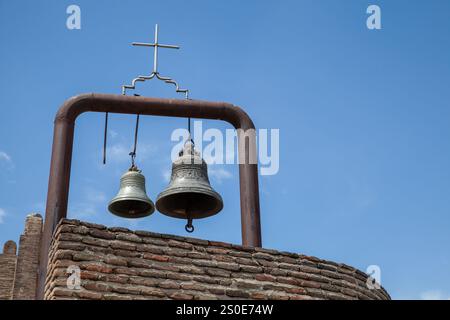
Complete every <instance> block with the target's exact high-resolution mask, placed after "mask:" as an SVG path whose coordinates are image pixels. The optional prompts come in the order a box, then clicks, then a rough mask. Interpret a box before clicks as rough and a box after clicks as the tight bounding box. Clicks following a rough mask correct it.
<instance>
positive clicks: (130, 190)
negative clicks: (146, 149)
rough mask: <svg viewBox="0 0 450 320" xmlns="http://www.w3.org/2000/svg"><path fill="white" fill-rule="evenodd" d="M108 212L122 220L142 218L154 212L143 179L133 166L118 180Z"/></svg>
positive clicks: (153, 206)
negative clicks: (115, 193)
mask: <svg viewBox="0 0 450 320" xmlns="http://www.w3.org/2000/svg"><path fill="white" fill-rule="evenodd" d="M108 210H109V211H110V212H111V213H113V214H115V215H117V216H119V217H122V218H142V217H145V216H149V215H151V214H152V213H153V211H155V205H154V204H153V202H152V200H150V198H149V197H148V196H147V193H146V191H145V177H144V175H142V174H141V171H140V170H138V169H137V168H136V167H135V166H132V167H131V168H130V169H129V170H128V171H127V172H125V173H124V175H123V176H122V177H121V178H120V189H119V192H118V193H117V195H116V196H115V197H114V198H113V199H112V200H111V201H110V203H109V205H108Z"/></svg>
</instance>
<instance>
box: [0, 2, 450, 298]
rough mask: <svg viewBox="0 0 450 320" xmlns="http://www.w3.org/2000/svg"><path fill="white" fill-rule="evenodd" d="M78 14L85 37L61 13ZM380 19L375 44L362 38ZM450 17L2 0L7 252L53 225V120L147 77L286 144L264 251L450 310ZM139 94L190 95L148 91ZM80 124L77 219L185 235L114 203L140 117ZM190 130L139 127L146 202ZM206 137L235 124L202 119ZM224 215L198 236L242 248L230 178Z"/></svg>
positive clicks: (400, 10)
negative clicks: (85, 96)
mask: <svg viewBox="0 0 450 320" xmlns="http://www.w3.org/2000/svg"><path fill="white" fill-rule="evenodd" d="M70 4H77V5H79V6H80V8H81V30H68V29H67V28H66V19H67V16H68V15H67V14H66V8H67V6H68V5H70ZM370 4H377V5H379V6H380V7H381V12H382V29H381V30H368V29H367V28H366V18H367V16H368V15H367V14H366V8H367V7H368V6H369V5H370ZM449 15H450V3H449V2H448V1H444V0H435V1H425V0H420V1H400V0H398V1H378V0H373V1H357V0H354V1H331V0H330V1H326V0H320V1H317V0H314V1H312V0H311V1H283V2H280V1H245V3H244V2H242V1H189V2H188V1H170V2H167V1H127V2H124V1H49V0H45V1H44V0H41V1H4V0H0V42H1V43H2V45H1V51H0V71H1V72H0V88H1V89H0V90H1V94H0V108H1V109H0V242H1V243H3V242H4V241H6V240H8V239H14V240H16V241H17V240H18V237H19V234H20V233H21V232H22V230H23V222H24V218H25V216H26V215H27V214H28V213H30V212H40V213H42V214H44V203H45V199H46V192H47V183H48V173H49V162H50V152H51V142H52V134H53V133H52V131H53V119H54V114H55V112H56V111H57V109H58V108H59V106H60V105H61V104H62V102H63V101H64V100H66V99H67V98H69V97H71V96H73V95H76V94H79V93H85V92H102V93H116V94H120V88H121V85H122V84H125V83H129V82H130V80H131V79H132V78H134V77H135V76H137V75H140V74H143V73H148V72H150V71H151V67H152V59H153V58H152V50H151V49H148V48H136V47H132V46H131V45H130V43H131V42H132V41H152V40H153V32H154V31H153V30H154V25H155V23H158V24H159V25H160V41H161V42H164V43H169V44H179V45H181V50H178V51H177V50H161V51H160V63H159V69H160V72H161V73H162V74H163V75H168V76H171V77H173V78H175V79H177V80H178V81H179V82H180V84H181V85H182V86H183V87H187V88H189V89H190V91H191V97H192V98H193V99H201V100H212V101H227V102H231V103H233V104H236V105H240V106H242V107H243V108H244V109H245V110H246V111H247V112H248V113H249V114H250V115H251V117H252V118H253V120H254V122H255V124H256V125H257V127H259V128H267V129H270V128H279V129H280V171H279V173H278V174H277V175H274V176H264V177H260V189H261V217H262V229H263V244H264V246H265V247H268V248H275V249H280V250H288V251H293V252H299V253H304V254H308V255H314V256H318V257H321V258H324V259H329V260H334V261H338V262H345V263H347V264H350V265H353V266H355V267H358V268H360V269H362V270H366V268H367V266H369V265H373V264H375V265H379V266H380V268H381V281H382V285H383V286H384V287H385V288H386V289H387V290H388V291H389V292H390V294H391V295H392V297H393V298H397V299H409V298H414V299H421V298H441V299H448V298H450V272H449V270H450V250H449V246H450V232H449V227H450V165H449V164H450V144H449V138H450V105H449V101H450V90H449V87H448V86H449V83H450V63H449V57H450V19H449ZM137 93H139V94H141V95H146V96H155V97H172V98H174V97H180V96H179V95H177V94H175V93H174V90H173V88H172V87H170V86H167V85H164V84H162V83H158V82H156V81H152V82H149V83H145V84H140V85H139V86H138V90H137ZM103 119H104V118H103V114H96V113H90V114H84V115H82V116H81V117H80V118H79V119H78V121H77V127H76V137H75V144H74V157H73V164H72V176H71V191H70V201H69V202H70V203H69V214H68V217H70V218H77V219H83V220H88V221H94V222H98V223H102V224H106V225H110V226H112V225H121V226H125V227H129V228H132V229H144V230H151V231H155V232H163V233H172V234H180V235H186V232H185V231H184V224H185V221H182V220H175V219H170V218H168V217H165V216H163V215H161V214H159V213H155V214H154V215H152V216H151V217H149V218H145V219H141V220H137V221H128V220H124V219H120V218H116V217H114V216H112V215H111V214H109V213H108V212H107V209H106V206H107V203H108V201H109V199H110V198H112V197H113V196H114V195H115V194H116V192H117V188H118V180H119V177H120V175H121V174H122V173H123V171H124V170H126V169H127V166H128V165H129V162H128V156H127V154H128V152H129V151H130V150H131V145H132V137H133V125H134V120H135V118H134V117H133V116H124V115H120V116H119V115H112V116H111V118H110V132H109V153H108V156H109V160H108V163H107V165H106V166H103V165H102V164H101V148H102V135H103ZM184 126H185V120H183V119H171V118H157V117H142V118H141V125H140V135H139V139H140V140H139V146H138V157H137V162H138V165H139V166H140V167H141V169H142V170H143V173H144V174H145V176H146V178H147V192H148V194H149V196H150V197H151V198H152V199H153V200H154V199H155V198H156V196H157V194H158V193H159V192H160V191H161V190H163V189H164V187H165V186H166V184H167V180H166V178H167V172H168V170H169V169H170V151H171V148H172V147H173V145H174V143H173V142H171V141H170V134H171V132H172V130H173V129H175V128H180V127H184ZM203 127H204V128H219V129H220V130H225V129H227V128H231V126H230V125H228V124H225V123H222V122H218V121H205V122H203ZM210 179H211V183H212V184H213V186H214V188H215V189H216V190H217V191H219V192H220V193H221V194H222V196H223V198H224V202H225V208H224V210H223V211H222V212H221V213H220V214H218V215H216V216H214V217H212V218H209V219H206V220H200V221H194V225H195V226H196V231H195V233H194V234H193V236H195V237H199V238H208V239H216V240H221V241H227V242H233V243H240V241H241V240H240V213H239V212H240V211H239V201H238V199H239V194H238V172H237V170H236V166H233V165H224V166H219V165H216V166H210Z"/></svg>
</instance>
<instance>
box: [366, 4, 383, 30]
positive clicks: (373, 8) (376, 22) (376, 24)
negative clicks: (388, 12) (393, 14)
mask: <svg viewBox="0 0 450 320" xmlns="http://www.w3.org/2000/svg"><path fill="white" fill-rule="evenodd" d="M366 12H367V13H368V14H370V16H369V17H368V18H367V20H366V26H367V29H369V30H380V29H381V9H380V7H379V6H377V5H375V4H372V5H370V6H368V7H367V11H366Z"/></svg>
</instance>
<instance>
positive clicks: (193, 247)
mask: <svg viewBox="0 0 450 320" xmlns="http://www.w3.org/2000/svg"><path fill="white" fill-rule="evenodd" d="M71 265H76V266H79V267H80V269H81V289H78V290H77V289H73V290H70V289H68V288H67V285H66V284H67V278H68V274H67V268H68V266H71ZM366 280H367V275H366V274H364V273H362V272H361V271H359V270H357V269H355V268H352V267H349V266H347V265H345V264H339V263H334V262H330V261H325V260H321V259H318V258H315V257H309V256H304V255H299V254H294V253H288V252H279V251H275V250H269V249H261V248H249V247H242V246H238V245H232V244H229V243H223V242H215V241H207V240H199V239H193V238H184V237H178V236H173V235H163V234H156V233H151V232H146V231H134V232H133V231H131V230H128V229H125V228H106V227H105V226H101V225H96V224H91V223H86V222H80V221H77V220H63V221H61V223H60V224H59V226H58V228H57V231H56V233H55V236H54V240H53V243H52V247H51V250H50V259H49V269H48V274H47V283H46V291H45V297H46V299H241V298H244V299H390V297H389V295H388V293H387V292H386V291H385V290H384V289H379V290H369V289H367V287H366Z"/></svg>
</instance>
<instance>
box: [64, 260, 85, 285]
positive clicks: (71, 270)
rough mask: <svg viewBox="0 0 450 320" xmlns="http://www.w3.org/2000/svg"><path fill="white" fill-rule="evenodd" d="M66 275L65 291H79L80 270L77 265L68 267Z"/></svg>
mask: <svg viewBox="0 0 450 320" xmlns="http://www.w3.org/2000/svg"><path fill="white" fill-rule="evenodd" d="M66 272H67V274H68V275H69V276H68V277H67V282H66V285H67V289H70V290H80V289H81V270H80V267H79V266H77V265H70V266H68V267H67V270H66Z"/></svg>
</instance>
